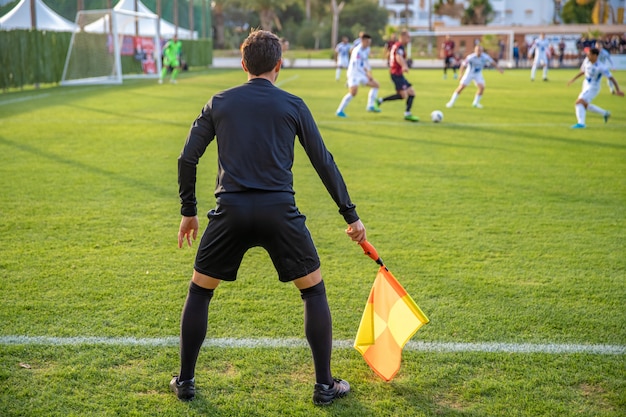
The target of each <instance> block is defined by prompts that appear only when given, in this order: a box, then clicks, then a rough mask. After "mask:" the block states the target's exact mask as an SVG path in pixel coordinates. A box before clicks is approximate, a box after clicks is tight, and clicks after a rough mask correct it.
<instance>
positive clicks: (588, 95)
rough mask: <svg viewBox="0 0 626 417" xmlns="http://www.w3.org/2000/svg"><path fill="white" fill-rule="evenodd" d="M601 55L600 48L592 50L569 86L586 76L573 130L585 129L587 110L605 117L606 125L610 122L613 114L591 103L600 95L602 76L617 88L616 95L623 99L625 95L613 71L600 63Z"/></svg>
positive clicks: (579, 96)
mask: <svg viewBox="0 0 626 417" xmlns="http://www.w3.org/2000/svg"><path fill="white" fill-rule="evenodd" d="M599 55H600V51H599V50H598V48H591V49H590V50H589V52H588V53H587V59H585V60H584V61H583V64H582V65H581V66H580V71H579V72H578V74H576V76H575V77H574V78H572V79H571V80H570V81H569V82H568V83H567V85H571V84H572V83H573V82H574V81H576V80H577V79H578V78H580V77H582V76H583V75H584V76H585V80H584V81H583V89H582V91H581V92H580V94H579V95H578V99H576V105H575V108H576V119H577V123H576V124H575V125H573V126H572V128H573V129H584V128H585V126H586V125H585V117H586V115H587V110H589V111H591V112H593V113H598V114H601V115H602V116H603V117H604V123H606V122H607V121H608V120H609V117H611V113H610V112H609V111H607V110H604V109H602V108H600V107H598V106H596V105H595V104H591V101H592V100H593V99H594V98H595V97H596V96H597V95H598V93H599V92H600V85H601V82H602V76H603V75H604V76H605V77H606V78H608V79H609V80H611V81H612V82H613V85H614V86H615V94H616V95H618V96H620V97H623V96H624V93H623V92H622V91H621V90H620V89H619V85H618V84H617V81H615V78H614V77H613V75H612V74H611V71H609V69H608V68H607V67H606V66H605V65H604V64H602V63H601V62H599V60H598V56H599Z"/></svg>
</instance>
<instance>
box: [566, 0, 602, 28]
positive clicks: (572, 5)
mask: <svg viewBox="0 0 626 417" xmlns="http://www.w3.org/2000/svg"><path fill="white" fill-rule="evenodd" d="M594 5H595V2H594V1H591V2H589V3H587V4H584V5H580V4H578V3H577V2H576V0H569V1H568V2H567V3H565V5H564V6H563V11H562V12H561V18H562V19H563V23H591V12H592V11H593V6H594Z"/></svg>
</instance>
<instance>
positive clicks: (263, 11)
mask: <svg viewBox="0 0 626 417" xmlns="http://www.w3.org/2000/svg"><path fill="white" fill-rule="evenodd" d="M295 1H296V0H243V1H242V5H244V6H248V7H250V8H251V9H253V10H254V11H256V12H257V13H258V14H259V20H260V23H261V29H263V30H269V31H272V30H273V29H274V26H276V28H278V29H279V30H280V28H281V24H280V20H279V19H278V15H277V14H276V11H277V10H284V9H285V8H286V7H287V6H289V5H290V4H292V3H294V2H295Z"/></svg>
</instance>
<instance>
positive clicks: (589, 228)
mask: <svg viewBox="0 0 626 417" xmlns="http://www.w3.org/2000/svg"><path fill="white" fill-rule="evenodd" d="M574 74H575V71H569V70H567V71H565V70H564V71H551V72H550V74H549V75H550V78H551V80H550V82H548V83H543V82H537V81H536V82H534V83H530V81H529V80H528V71H526V70H524V71H507V72H505V74H504V75H500V74H498V73H496V72H494V71H490V72H487V74H486V80H487V90H486V92H485V96H484V98H483V100H482V104H484V106H485V108H484V109H482V110H478V109H473V108H471V106H470V105H471V101H472V97H473V94H474V92H475V90H474V87H473V86H470V87H468V89H466V90H465V91H464V92H463V93H462V95H461V97H460V98H459V100H458V101H457V104H456V107H455V108H453V109H446V108H445V103H446V102H447V101H448V99H449V97H450V94H451V93H452V90H453V89H454V88H455V87H456V85H457V82H456V81H455V80H452V79H451V77H449V78H450V79H448V80H442V79H441V71H439V70H438V71H434V70H433V71H429V70H413V71H412V72H411V73H410V74H409V75H408V78H409V80H410V81H412V82H413V84H414V86H415V88H416V90H417V92H418V97H417V100H416V102H415V105H414V111H413V112H414V114H416V115H418V116H420V117H421V118H422V120H423V122H420V123H417V124H412V123H407V122H404V121H403V120H402V112H403V110H404V104H403V103H402V102H399V101H398V102H390V103H385V104H383V105H382V110H383V113H381V114H372V113H366V112H365V110H364V108H365V101H366V96H367V89H362V90H361V91H360V92H359V95H358V96H357V98H356V99H355V100H353V101H352V103H351V104H350V106H349V107H348V109H347V111H346V112H347V113H348V115H349V118H348V119H345V120H340V119H338V118H336V117H335V116H334V112H335V109H336V107H337V105H338V103H339V101H340V100H341V97H342V96H343V95H344V94H345V92H346V88H345V87H344V86H343V82H341V83H336V82H335V81H334V70H332V69H329V70H293V69H289V70H286V71H284V72H283V73H282V74H281V77H280V78H279V81H280V82H281V84H282V87H283V88H284V89H286V90H288V91H290V92H293V93H295V94H297V95H300V96H302V97H303V98H304V99H305V100H306V101H307V103H308V105H309V106H310V108H311V110H312V112H313V114H314V116H315V117H316V120H317V121H318V124H319V126H320V129H321V131H322V134H323V136H324V138H325V140H326V143H327V145H328V147H329V148H330V150H331V152H332V153H333V155H334V156H335V159H336V161H337V162H338V164H339V166H340V169H341V170H342V172H343V174H344V177H345V179H346V182H347V183H348V187H349V190H350V193H351V196H352V198H353V200H354V201H355V202H356V204H357V205H358V210H359V214H360V216H361V217H362V219H363V221H364V222H365V224H366V226H367V227H368V236H369V240H370V241H371V242H372V243H373V244H374V245H375V246H376V247H377V249H378V250H379V252H380V254H381V256H382V257H383V259H384V260H385V261H386V264H387V265H388V266H389V268H390V270H391V271H392V272H393V273H394V274H395V275H396V277H397V278H398V279H399V280H400V281H401V282H402V284H403V285H404V286H405V288H406V289H407V290H408V292H409V294H411V295H412V296H413V298H414V299H415V300H416V302H417V303H418V304H419V305H420V307H421V308H422V309H423V310H424V312H425V313H426V314H427V315H428V316H429V318H430V319H431V324H429V325H428V326H426V327H424V328H423V329H421V330H420V331H419V332H418V334H417V335H416V336H415V338H414V340H421V341H427V342H428V341H434V342H477V343H480V342H503V343H562V344H609V345H622V346H623V345H624V344H626V326H625V325H624V323H625V320H624V319H625V317H624V310H623V305H624V302H625V301H626V287H625V286H624V278H625V276H626V256H625V255H626V253H625V250H624V247H625V243H626V242H625V240H626V239H625V238H624V236H626V144H625V143H624V133H623V132H624V128H625V127H626V112H625V110H626V101H624V99H619V98H616V97H614V96H611V95H609V94H608V92H607V89H606V87H605V86H603V91H602V93H601V94H600V96H599V97H598V98H597V99H596V101H595V103H596V104H597V105H599V106H601V107H604V108H607V109H609V110H611V111H612V112H613V117H612V118H611V120H610V121H609V123H608V124H607V125H604V124H603V120H602V118H601V117H600V116H599V115H595V114H588V118H587V125H588V129H585V130H580V131H573V130H571V129H570V128H569V126H570V125H571V124H573V123H575V118H574V109H573V101H574V100H575V98H576V96H577V95H578V93H579V91H580V84H578V83H577V84H576V86H572V87H569V88H567V87H566V86H565V83H566V81H567V80H568V79H569V78H571V77H572V76H573V75H574ZM375 76H376V78H377V79H378V80H379V81H380V83H381V85H382V88H381V91H380V93H379V95H381V96H382V95H387V94H391V93H392V84H391V82H390V81H389V79H388V76H387V74H386V73H385V71H384V70H377V71H376V72H375ZM616 76H617V78H618V81H622V80H623V81H622V84H626V79H624V73H623V72H621V73H620V72H618V73H616ZM244 79H245V77H244V74H243V73H242V72H241V71H234V70H223V71H217V70H215V71H208V72H202V73H189V74H184V75H183V76H181V78H180V82H179V84H178V85H175V86H172V85H169V84H168V85H160V86H159V85H157V84H156V82H147V81H131V82H127V83H126V84H125V85H123V86H116V87H101V86H98V87H80V88H79V87H72V88H49V89H44V90H40V91H26V92H22V93H11V94H4V95H2V96H0V185H1V187H0V216H1V218H2V222H0V240H1V242H2V245H1V246H0V290H1V294H2V298H3V303H2V305H1V306H0V335H2V336H9V335H28V336H58V337H73V336H98V337H137V338H149V337H171V336H176V335H177V334H178V326H179V317H180V309H181V306H182V303H183V301H184V298H185V295H186V288H187V285H188V280H189V277H190V274H191V265H192V262H193V257H194V253H195V250H193V249H192V250H189V249H185V250H178V249H177V248H176V233H177V230H178V223H179V215H178V213H179V211H178V210H179V205H178V198H177V185H176V158H177V156H178V153H179V151H180V149H181V147H182V144H183V141H184V139H185V136H186V133H187V131H188V128H189V125H190V123H191V122H192V121H193V119H194V118H195V116H196V115H197V114H198V112H199V111H200V109H201V107H202V105H203V104H204V103H205V102H206V100H207V99H208V98H209V97H210V96H211V95H212V94H213V93H215V92H217V91H219V90H221V89H224V88H227V87H230V86H232V85H236V84H238V83H240V82H243V80H244ZM435 109H440V110H443V112H444V114H445V118H444V122H443V123H442V124H433V123H431V122H430V121H428V120H429V114H430V112H431V111H432V110H435ZM243 122H245V120H243V119H242V123H243ZM296 149H297V151H296V162H295V166H294V175H295V188H296V191H297V195H296V198H297V202H298V205H299V207H300V209H301V211H302V212H303V213H305V214H306V215H307V216H308V225H309V229H310V230H311V232H312V234H313V237H314V239H315V242H316V244H317V246H318V250H319V253H320V256H321V259H322V271H323V275H324V278H325V281H326V286H327V291H328V296H329V301H330V305H331V310H332V312H333V318H334V339H336V340H351V339H353V338H354V335H355V332H356V329H357V327H358V323H359V320H360V318H361V314H362V311H363V307H364V305H365V301H366V299H367V295H368V293H369V290H370V287H371V284H372V282H373V280H374V277H375V274H376V265H375V264H374V263H373V262H372V261H371V260H369V258H367V257H365V256H363V255H362V252H361V250H360V248H359V247H358V246H356V245H355V244H354V243H352V242H350V241H349V239H348V238H347V237H346V236H345V235H344V234H343V230H344V228H345V224H344V223H343V221H342V219H341V217H340V216H339V215H338V214H337V210H336V207H335V206H334V203H333V202H332V200H331V199H330V197H328V195H327V194H326V191H325V189H324V187H323V185H322V184H321V183H320V181H319V179H318V178H317V176H316V174H315V172H314V170H313V169H312V168H311V167H310V164H309V162H308V159H307V158H306V155H305V154H304V153H303V151H302V149H301V148H300V147H299V145H296ZM215 171H216V167H215V145H214V144H213V145H212V146H211V147H210V148H209V150H208V151H207V154H206V155H205V156H204V158H203V159H202V161H201V164H200V168H199V184H200V185H199V187H198V194H199V201H200V207H199V211H200V212H201V213H205V212H206V211H208V210H209V209H210V208H211V207H212V205H213V204H214V201H213V197H212V187H213V184H214V176H215ZM201 221H202V223H201V224H202V227H204V226H206V217H204V216H201ZM301 304H302V302H301V300H300V298H299V295H298V292H297V290H296V289H295V288H294V287H293V286H292V285H284V284H280V283H279V282H278V280H277V278H276V274H275V272H274V270H273V268H272V266H271V262H270V261H269V259H268V257H267V255H266V254H265V253H264V252H263V251H262V250H259V249H255V250H252V251H251V252H250V253H249V254H248V256H247V257H246V258H245V259H244V263H243V265H242V268H241V271H240V278H239V280H238V281H236V282H235V283H229V284H224V285H223V286H221V287H220V288H219V289H218V290H217V291H216V295H215V297H214V299H213V301H212V303H211V309H210V312H209V337H233V338H246V339H249V338H257V337H258V338H303V330H302V327H303V324H302V305H301ZM20 363H22V364H28V365H29V366H30V369H27V368H24V367H22V366H20ZM177 367H178V349H177V348H176V347H172V346H165V347H132V346H105V345H80V346H49V345H45V346H44V345H2V346H0V381H1V384H2V385H1V387H2V392H1V393H0V413H1V414H2V415H6V416H18V415H24V416H30V415H81V416H82V415H174V414H186V415H217V416H234V415H242V416H244V415H245V416H251V415H258V416H264V415H293V416H299V415H307V416H308V415H336V416H354V415H359V416H361V415H363V416H368V415H371V416H385V415H388V416H400V415H403V416H404V415H411V416H422V415H423V416H431V415H450V416H455V415H467V416H485V415H489V416H498V415H500V416H510V415H519V416H538V415H545V416H553V415H563V416H565V415H599V416H618V415H623V413H624V412H626V402H625V400H624V398H626V396H625V392H626V379H625V377H624V375H625V370H626V368H625V365H624V356H623V355H589V354H562V355H561V354H536V353H535V354H519V353H516V354H507V353H480V352H471V353H435V352H416V351H406V352H404V355H403V364H402V368H401V370H400V373H399V374H398V376H397V377H396V379H395V380H394V381H393V382H392V383H389V384H387V383H384V382H382V381H381V380H380V379H378V378H377V377H376V376H375V375H374V374H373V373H372V372H371V371H370V370H369V368H368V367H367V365H366V364H365V363H364V361H363V360H362V359H361V357H360V355H359V354H358V353H357V352H356V351H354V350H352V349H338V350H336V351H335V353H334V356H333V369H334V373H335V374H336V375H338V376H341V377H343V378H346V379H348V380H349V381H350V382H351V384H352V385H353V393H352V394H351V395H350V396H349V397H348V398H346V399H343V400H341V401H338V402H337V404H335V405H333V406H332V407H330V408H326V409H323V410H320V409H317V408H315V407H314V406H313V405H312V403H311V401H310V397H311V394H312V388H313V382H314V381H313V369H312V364H311V361H310V354H309V352H308V350H307V349H305V348H276V349H267V348H255V349H241V348H210V349H209V348H205V349H204V350H203V351H202V353H201V356H200V360H199V367H198V372H197V387H198V390H199V391H198V399H197V401H194V402H193V403H191V404H184V403H180V402H178V401H177V400H176V399H175V397H174V395H173V394H171V393H170V392H169V391H168V387H167V383H168V382H169V377H170V375H171V374H172V373H173V372H176V371H177Z"/></svg>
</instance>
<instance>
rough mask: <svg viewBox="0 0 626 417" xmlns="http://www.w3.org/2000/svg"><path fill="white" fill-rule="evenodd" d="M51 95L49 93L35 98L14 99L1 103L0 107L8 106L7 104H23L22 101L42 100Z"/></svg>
mask: <svg viewBox="0 0 626 417" xmlns="http://www.w3.org/2000/svg"><path fill="white" fill-rule="evenodd" d="M49 95H50V94H49V93H45V94H37V95H35V96H27V97H18V98H12V99H8V100H4V101H0V106H4V105H7V104H13V103H21V102H22V101H30V100H37V99H40V98H46V97H48V96H49Z"/></svg>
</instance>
